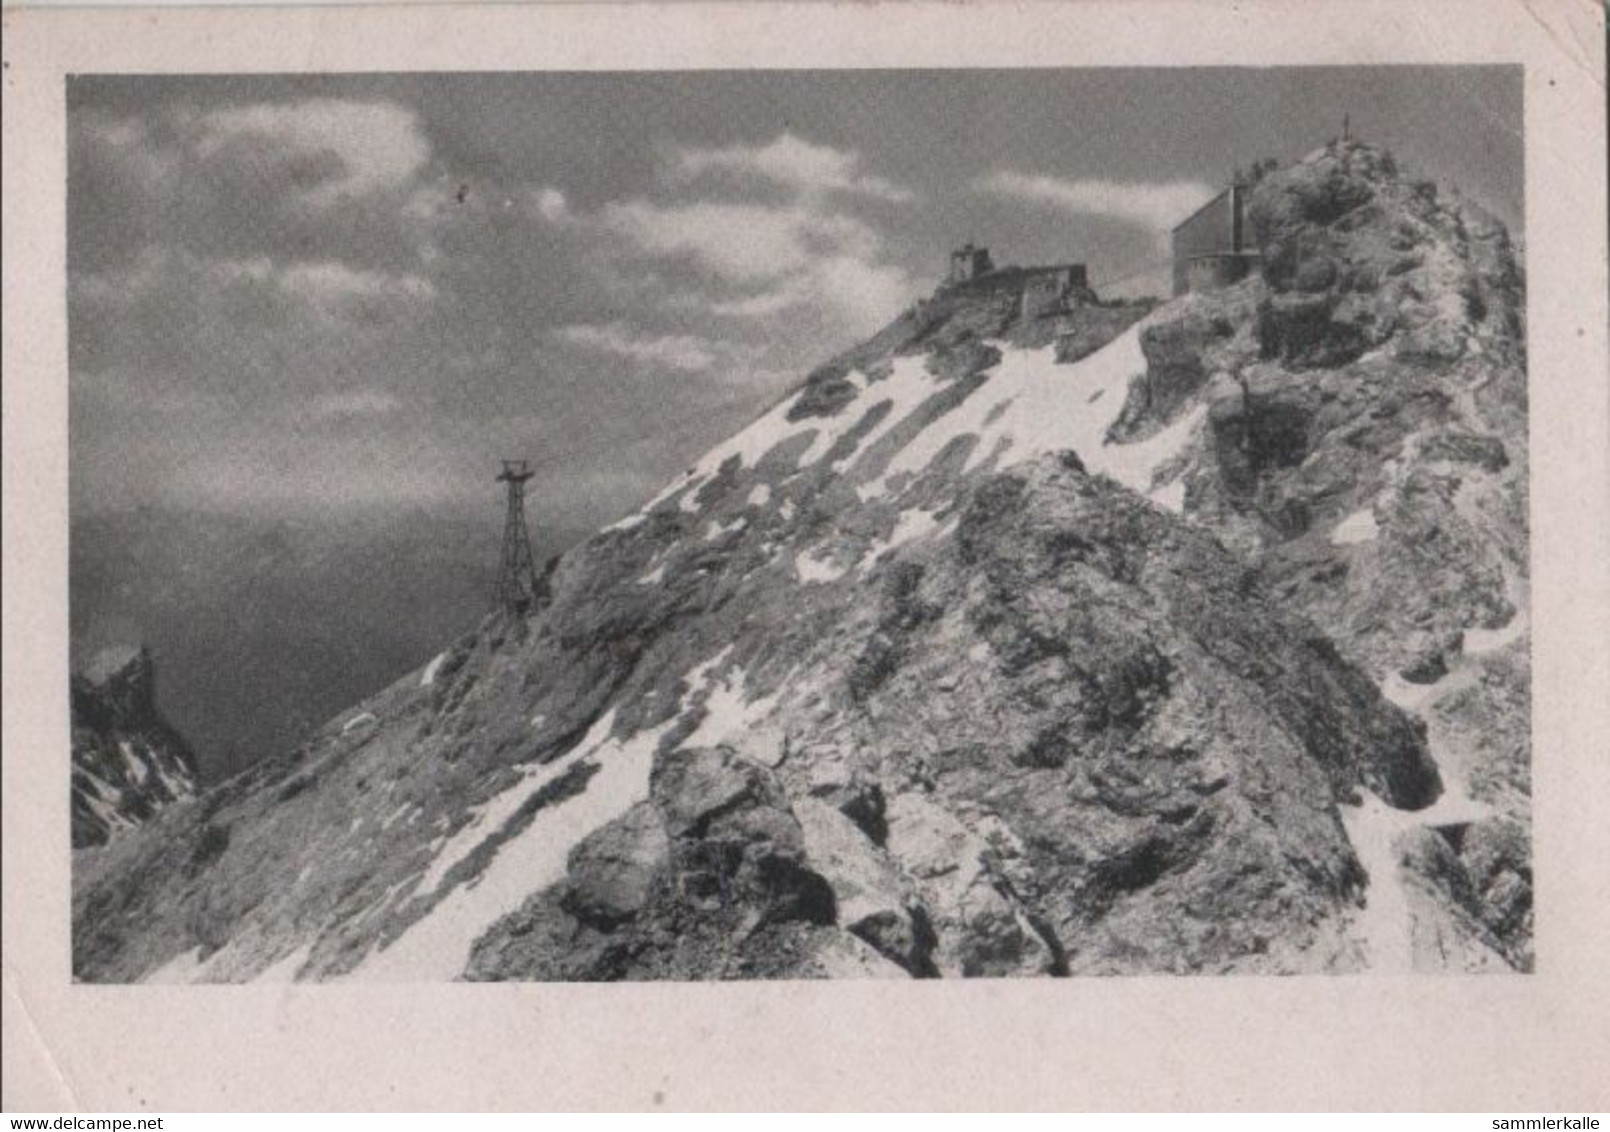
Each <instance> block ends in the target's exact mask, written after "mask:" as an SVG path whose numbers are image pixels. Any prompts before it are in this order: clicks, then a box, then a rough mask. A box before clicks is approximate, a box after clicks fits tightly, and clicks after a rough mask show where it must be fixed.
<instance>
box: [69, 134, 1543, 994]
mask: <svg viewBox="0 0 1610 1132" xmlns="http://www.w3.org/2000/svg"><path fill="white" fill-rule="evenodd" d="M1249 192H1250V197H1249V200H1248V204H1247V210H1248V218H1249V222H1250V224H1251V225H1252V227H1253V230H1254V234H1255V238H1256V243H1257V247H1258V253H1257V258H1258V267H1257V269H1256V270H1255V271H1254V272H1253V273H1252V274H1250V275H1249V276H1248V277H1247V278H1245V279H1243V280H1241V281H1240V282H1236V283H1233V284H1231V285H1229V286H1226V287H1223V288H1222V289H1219V290H1213V291H1208V292H1205V293H1190V294H1186V295H1184V296H1182V297H1180V298H1178V299H1175V300H1173V301H1170V302H1168V303H1165V304H1162V305H1160V306H1154V305H1152V304H1149V303H1106V302H1102V301H1100V300H1099V299H1098V298H1097V297H1096V296H1095V295H1094V294H1093V293H1092V292H1090V291H1089V289H1088V287H1087V286H1085V285H1084V281H1083V278H1082V273H1078V274H1077V276H1076V275H1075V273H1074V272H1073V271H1072V270H1071V267H1069V266H1065V267H1063V268H1059V269H1055V271H1056V272H1062V274H1060V275H1058V274H1055V272H1053V274H1052V276H1051V277H1050V280H1049V282H1048V277H1047V274H1046V273H1045V272H1036V271H1034V270H1020V269H1010V268H999V269H998V268H995V267H994V265H993V264H988V263H982V261H981V266H980V267H979V269H978V270H977V272H976V273H972V272H969V273H964V274H965V275H966V277H965V278H956V279H953V280H951V281H949V282H947V284H946V285H944V286H942V287H941V288H939V289H938V290H937V291H936V292H935V294H934V295H933V296H932V297H931V298H930V299H928V300H926V301H924V302H922V303H919V304H917V305H916V306H914V307H913V308H912V309H910V310H908V311H906V312H904V313H903V314H902V315H901V316H900V317H899V318H897V319H896V320H895V321H894V322H893V323H891V324H890V325H889V326H888V327H887V328H885V329H884V330H883V331H881V332H880V333H879V334H877V335H876V336H874V337H873V338H872V339H871V340H869V341H868V342H866V343H865V344H863V345H861V346H859V347H857V348H855V349H853V350H850V351H848V352H847V353H845V354H843V355H841V356H840V357H839V358H837V359H834V360H833V361H832V362H830V363H828V364H826V365H824V366H823V367H821V368H820V369H818V370H816V371H815V372H813V373H812V374H810V375H809V376H808V377H807V379H806V380H805V381H804V382H803V383H802V384H801V386H800V387H799V388H798V389H797V390H796V392H794V393H793V394H792V395H790V396H789V397H787V398H786V399H785V400H783V401H782V402H781V403H779V404H778V405H776V406H775V407H773V408H772V409H771V410H770V411H769V412H767V413H766V414H764V415H763V416H762V417H761V418H760V419H758V420H757V421H755V422H754V423H753V424H752V425H750V426H749V427H748V428H747V429H745V430H744V431H742V432H740V433H739V434H738V435H736V436H734V437H733V438H732V439H731V440H729V441H728V442H726V443H724V444H722V445H719V446H717V447H716V448H715V449H714V450H712V451H711V452H710V453H708V454H707V455H706V456H705V457H704V458H703V459H701V460H700V461H698V462H697V463H696V464H695V465H694V466H693V467H692V468H691V469H690V470H689V471H688V472H687V473H686V474H685V475H683V476H681V477H679V478H678V479H677V480H676V481H674V482H673V483H671V484H669V485H668V486H667V487H666V488H665V490H664V491H663V492H661V493H660V494H659V495H658V496H656V497H655V498H654V499H652V500H651V501H649V502H648V503H647V504H645V505H644V507H643V508H642V509H641V510H640V511H638V512H637V513H635V514H633V515H631V516H628V517H627V518H625V519H622V520H621V521H619V522H617V523H615V524H614V525H613V526H611V527H609V528H607V529H605V530H603V531H601V532H599V533H598V534H597V535H595V536H594V537H592V538H591V539H589V540H587V541H586V542H585V543H583V544H582V545H580V546H578V547H576V548H575V549H574V550H572V551H571V552H570V553H568V554H566V555H564V556H563V557H562V558H560V559H558V560H556V561H555V562H554V563H553V564H552V566H551V567H550V569H549V571H548V573H547V575H546V577H545V578H544V579H543V580H542V585H541V587H540V590H541V592H542V595H543V597H542V600H541V602H540V603H539V605H538V607H537V608H535V609H533V610H531V611H530V612H529V614H528V615H526V616H519V617H511V616H508V615H505V614H501V613H500V614H494V615H492V616H489V617H488V618H487V619H486V620H485V621H483V622H482V624H481V625H480V626H478V627H477V628H476V629H475V630H474V631H472V632H470V633H467V634H466V635H465V636H463V637H462V638H461V639H459V640H458V641H456V642H454V643H453V644H452V645H451V646H449V647H448V648H446V649H445V650H443V651H442V652H441V654H440V655H438V656H437V657H435V658H434V659H433V660H432V661H431V662H430V663H429V664H428V665H426V666H425V667H424V668H423V669H421V670H420V671H418V672H415V673H413V674H411V675H410V676H408V677H406V678H405V679H403V680H401V681H399V682H398V683H396V684H394V685H393V686H392V687H390V688H388V689H386V690H385V691H383V692H382V693H380V694H379V695H377V696H375V697H373V698H372V699H370V700H368V701H366V702H365V703H363V704H360V705H357V706H355V707H354V708H353V709H351V710H349V711H347V712H343V713H341V714H340V715H339V716H337V717H336V718H335V719H333V720H332V721H330V723H329V724H328V725H327V726H326V727H324V728H323V730H322V731H321V732H320V734H319V735H318V736H317V737H316V738H315V739H314V740H313V741H311V742H310V743H309V744H307V745H306V746H305V747H303V748H302V749H300V750H298V751H296V752H293V753H290V754H288V755H287V756H286V757H285V758H283V759H281V760H278V761H274V762H271V763H266V764H264V765H261V766H259V767H257V768H254V769H253V770H252V771H250V772H248V773H246V774H244V775H241V776H239V777H237V778H236V779H233V780H231V781H229V782H227V783H224V784H222V785H220V786H218V787H216V788H214V789H212V790H211V791H209V792H208V793H206V794H205V795H204V796H203V797H202V798H200V799H198V800H196V801H194V802H192V803H189V804H186V805H182V806H174V807H168V808H167V809H165V810H164V811H162V813H161V814H159V815H158V816H157V818H156V819H155V820H153V821H151V822H149V823H147V824H146V825H145V826H143V827H142V828H140V829H138V830H134V831H132V832H130V833H129V834H127V835H125V836H121V837H118V838H116V839H113V841H112V842H111V843H109V844H108V845H106V846H104V847H100V848H94V849H87V850H85V851H83V852H81V853H79V854H78V855H77V857H76V859H75V901H74V967H75V971H76V972H77V974H78V976H79V977H80V978H83V979H90V980H111V981H117V980H135V979H142V978H145V979H154V980H164V979H185V980H222V981H233V980H245V979H252V978H265V979H284V978H292V977H294V978H302V979H334V978H354V979H380V980H417V979H451V978H473V979H622V978H628V979H630V978H740V977H800V976H852V975H853V976H874V977H884V976H887V977H911V976H915V977H928V976H966V975H986V976H988V975H994V976H1002V975H1046V974H1049V975H1065V974H1094V973H1163V972H1181V973H1184V972H1321V971H1351V970H1360V969H1366V968H1374V969H1394V968H1401V969H1450V968H1452V969H1461V970H1510V969H1515V968H1520V969H1525V968H1526V967H1527V966H1528V965H1529V963H1530V943H1529V940H1530V916H1531V913H1530V892H1531V889H1530V882H1531V874H1530V857H1529V845H1530V818H1529V808H1528V804H1527V795H1528V790H1529V778H1528V766H1529V751H1528V748H1527V742H1528V740H1527V735H1528V722H1527V716H1528V710H1527V700H1528V689H1529V673H1528V667H1527V665H1528V651H1527V619H1526V616H1527V615H1526V610H1527V592H1528V586H1527V574H1526V563H1527V554H1526V550H1527V533H1526V512H1525V500H1526V446H1525V438H1526V428H1525V425H1526V400H1525V390H1526V384H1525V368H1524V358H1525V343H1524V338H1523V319H1522V309H1523V280H1522V277H1521V273H1520V270H1519V267H1518V265H1517V263H1516V259H1515V255H1514V252H1513V249H1512V247H1511V245H1510V241H1509V238H1508V236H1507V234H1506V233H1505V231H1504V229H1503V227H1502V226H1501V225H1500V224H1498V223H1497V222H1496V221H1494V220H1492V219H1491V218H1489V217H1487V216H1485V214H1483V213H1481V212H1480V211H1479V210H1478V209H1476V208H1474V207H1473V206H1471V205H1469V204H1466V203H1464V202H1461V201H1459V200H1458V199H1457V198H1454V197H1451V196H1449V195H1447V194H1444V193H1442V192H1440V191H1439V190H1438V189H1437V188H1436V187H1435V186H1433V185H1431V184H1430V183H1427V182H1414V181H1411V180H1409V179H1407V178H1405V177H1403V176H1402V175H1401V174H1400V173H1399V171H1398V170H1397V169H1396V168H1395V166H1394V164H1393V162H1392V160H1391V158H1390V157H1389V155H1387V154H1386V153H1384V152H1383V151H1381V150H1379V149H1376V148H1372V147H1370V146H1366V145H1362V144H1359V143H1355V142H1337V143H1333V144H1331V145H1329V146H1327V147H1325V148H1324V149H1322V150H1320V151H1318V152H1316V153H1315V154H1313V155H1311V156H1310V157H1309V158H1307V159H1305V160H1304V161H1303V162H1301V163H1300V164H1298V165H1296V166H1293V167H1292V168H1290V169H1287V170H1282V171H1275V172H1272V173H1268V174H1267V175H1265V176H1263V177H1262V179H1261V180H1260V181H1259V182H1258V183H1257V184H1256V186H1253V187H1251V188H1250V189H1249Z"/></svg>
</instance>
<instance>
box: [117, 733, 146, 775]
mask: <svg viewBox="0 0 1610 1132" xmlns="http://www.w3.org/2000/svg"><path fill="white" fill-rule="evenodd" d="M117 749H118V752H119V753H120V754H122V756H123V769H124V772H125V775H126V776H127V778H128V780H129V781H130V782H131V783H133V784H134V785H135V786H144V785H145V780H146V779H147V778H150V777H151V768H150V767H148V766H146V765H145V761H144V760H143V759H141V758H139V757H138V756H137V755H135V753H134V749H133V748H132V747H131V746H130V745H129V741H128V740H127V739H119V740H118V741H117Z"/></svg>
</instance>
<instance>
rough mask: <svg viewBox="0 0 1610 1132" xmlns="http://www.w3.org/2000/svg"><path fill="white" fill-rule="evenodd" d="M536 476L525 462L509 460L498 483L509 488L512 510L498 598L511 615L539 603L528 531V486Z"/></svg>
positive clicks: (505, 535) (505, 532) (507, 522)
mask: <svg viewBox="0 0 1610 1132" xmlns="http://www.w3.org/2000/svg"><path fill="white" fill-rule="evenodd" d="M534 474H535V473H534V472H532V471H530V470H529V469H528V467H527V465H526V462H525V461H524V460H505V461H503V473H502V474H501V475H500V476H498V477H497V482H498V483H503V484H508V486H509V509H508V517H507V518H506V519H505V520H504V523H503V561H502V564H501V565H500V566H499V567H498V584H497V591H496V594H495V599H496V601H497V603H498V604H499V605H500V606H502V607H503V608H504V609H506V610H508V611H509V612H510V613H524V612H525V611H526V610H528V609H530V608H531V606H533V605H534V604H536V600H537V567H536V562H535V560H534V559H533V558H532V556H531V536H530V535H528V534H527V533H526V528H525V484H526V481H527V480H528V479H530V478H531V477H532V476H533V475H534Z"/></svg>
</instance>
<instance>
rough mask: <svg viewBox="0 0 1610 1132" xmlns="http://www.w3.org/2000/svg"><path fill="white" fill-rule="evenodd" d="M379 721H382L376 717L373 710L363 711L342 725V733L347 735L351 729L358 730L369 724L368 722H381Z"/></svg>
mask: <svg viewBox="0 0 1610 1132" xmlns="http://www.w3.org/2000/svg"><path fill="white" fill-rule="evenodd" d="M379 722H380V721H379V720H378V719H376V718H375V713H374V712H372V711H366V712H361V713H359V714H358V715H355V716H353V717H352V718H351V719H349V720H347V721H346V722H345V723H343V724H342V725H341V734H343V735H345V734H346V733H347V732H349V731H356V730H357V729H358V728H360V727H364V726H367V725H368V724H371V723H379Z"/></svg>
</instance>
